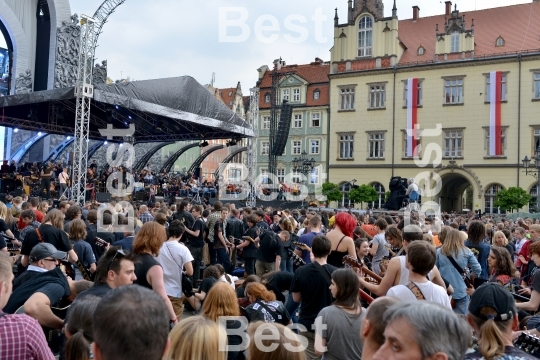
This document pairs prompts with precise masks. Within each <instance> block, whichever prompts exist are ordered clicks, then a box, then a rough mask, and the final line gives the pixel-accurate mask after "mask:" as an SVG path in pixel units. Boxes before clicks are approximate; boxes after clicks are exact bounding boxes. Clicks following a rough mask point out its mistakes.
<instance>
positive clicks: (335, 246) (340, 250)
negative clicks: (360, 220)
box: [326, 212, 357, 268]
mask: <svg viewBox="0 0 540 360" xmlns="http://www.w3.org/2000/svg"><path fill="white" fill-rule="evenodd" d="M356 224H357V221H356V218H355V217H354V216H352V215H351V214H348V213H346V212H340V213H338V214H337V215H336V220H335V222H334V228H333V229H332V230H331V231H330V232H329V233H328V234H326V237H327V238H328V240H330V242H331V243H332V252H331V253H330V255H328V259H327V260H326V262H327V263H328V264H330V265H334V266H335V267H338V268H341V267H343V257H344V256H345V255H350V256H352V257H353V258H355V259H356V250H355V248H354V241H353V239H352V233H353V231H354V229H355V228H356Z"/></svg>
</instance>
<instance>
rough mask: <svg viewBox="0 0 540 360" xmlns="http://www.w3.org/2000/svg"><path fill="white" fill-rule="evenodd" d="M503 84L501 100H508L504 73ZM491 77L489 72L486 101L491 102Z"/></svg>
mask: <svg viewBox="0 0 540 360" xmlns="http://www.w3.org/2000/svg"><path fill="white" fill-rule="evenodd" d="M501 86H502V91H501V98H500V100H501V101H506V100H507V97H506V89H507V87H506V75H504V74H503V76H502V77H501ZM490 96H491V77H490V76H489V74H488V75H487V76H486V102H490V101H491V97H490Z"/></svg>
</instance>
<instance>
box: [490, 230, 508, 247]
mask: <svg viewBox="0 0 540 360" xmlns="http://www.w3.org/2000/svg"><path fill="white" fill-rule="evenodd" d="M499 235H502V236H503V238H504V243H503V244H502V245H499V244H497V243H496V242H495V239H497V237H498V236H499ZM493 245H495V246H506V245H508V239H507V238H506V235H504V233H503V232H502V231H495V233H494V234H493Z"/></svg>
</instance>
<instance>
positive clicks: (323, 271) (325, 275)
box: [312, 261, 332, 286]
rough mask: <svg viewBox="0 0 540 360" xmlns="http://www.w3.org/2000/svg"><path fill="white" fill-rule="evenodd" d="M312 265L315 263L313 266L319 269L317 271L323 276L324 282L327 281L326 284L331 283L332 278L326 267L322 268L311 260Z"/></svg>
mask: <svg viewBox="0 0 540 360" xmlns="http://www.w3.org/2000/svg"><path fill="white" fill-rule="evenodd" d="M312 264H313V265H315V268H316V269H317V270H319V273H321V275H322V276H323V278H324V279H325V280H326V282H327V283H328V286H330V285H332V279H331V278H330V273H329V272H328V269H326V268H323V267H322V266H321V264H319V263H318V262H316V261H314V262H312Z"/></svg>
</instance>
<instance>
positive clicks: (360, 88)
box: [329, 57, 540, 210]
mask: <svg viewBox="0 0 540 360" xmlns="http://www.w3.org/2000/svg"><path fill="white" fill-rule="evenodd" d="M539 68H540V57H536V58H523V61H522V69H521V126H520V129H521V133H520V134H518V108H519V102H518V96H519V90H520V89H519V63H518V61H517V58H515V57H514V58H512V59H507V60H504V61H496V60H492V61H484V62H483V63H481V62H477V61H471V62H469V63H465V64H464V63H452V62H447V63H441V64H440V65H434V66H430V67H425V68H414V69H413V68H411V69H398V70H397V73H396V75H395V86H396V87H395V97H396V103H395V125H393V121H394V117H393V110H394V109H393V103H394V74H393V70H379V71H373V72H363V73H361V72H359V73H347V74H343V75H332V76H331V97H330V101H331V133H330V134H329V137H330V157H329V167H330V179H329V180H330V181H331V182H334V183H340V182H343V181H350V180H352V179H357V184H369V183H372V182H375V181H376V182H380V183H381V184H383V185H384V186H385V188H387V187H388V182H389V180H390V177H391V176H392V175H395V176H401V177H407V178H410V177H415V176H416V175H417V174H418V173H420V172H422V171H430V172H435V170H436V169H434V168H433V166H430V167H426V168H420V167H418V166H417V165H416V164H415V162H414V160H412V159H404V158H403V152H404V149H403V145H404V144H403V133H402V130H404V129H405V128H406V124H407V110H406V109H405V108H404V103H403V98H404V83H403V81H404V80H406V79H408V78H412V77H414V78H419V79H423V101H422V103H423V104H422V107H421V108H419V109H418V123H419V125H420V128H421V129H435V128H436V126H437V125H438V124H440V125H441V126H442V128H443V129H445V128H464V129H463V146H462V150H463V158H458V159H455V161H456V168H454V169H453V171H454V172H456V173H458V174H460V175H462V176H463V177H465V178H467V179H468V180H469V181H470V182H471V183H472V185H473V188H474V198H473V201H474V208H475V209H482V210H484V196H483V195H484V194H483V192H484V191H485V190H486V189H487V188H488V187H489V186H490V185H491V184H493V183H498V184H501V185H502V186H504V187H505V188H508V187H511V186H520V187H522V188H524V189H525V190H527V191H529V190H530V188H531V187H532V186H533V185H535V184H536V180H535V179H534V178H533V177H532V176H525V174H524V173H523V172H521V171H519V175H518V168H517V167H518V164H521V159H522V158H523V157H524V156H525V155H528V156H529V157H531V153H532V152H533V148H534V145H533V139H534V137H533V128H532V127H531V125H538V127H537V128H538V129H540V118H539V114H540V102H536V101H532V98H533V73H532V72H531V71H530V70H531V69H539ZM490 71H504V72H508V74H507V79H508V80H507V82H508V84H507V87H508V89H507V99H508V100H507V102H505V103H503V104H502V125H503V126H508V128H507V130H506V141H505V149H504V156H503V157H501V158H490V157H488V156H487V155H488V149H487V147H486V132H485V130H484V128H483V127H488V126H489V119H490V105H489V104H487V103H486V75H485V74H487V73H489V72H490ZM447 76H464V78H463V81H464V85H463V93H464V101H463V105H455V106H444V105H443V104H444V102H445V88H444V84H445V80H444V79H443V78H442V77H447ZM377 82H387V83H386V109H384V110H368V106H369V105H368V102H369V86H368V85H367V84H368V83H377ZM343 85H356V91H355V101H356V105H355V109H356V111H345V112H342V111H339V104H340V94H339V87H340V86H343ZM377 130H386V137H385V158H384V159H383V160H367V157H368V134H367V133H366V131H377ZM351 131H355V132H356V133H355V134H354V135H355V140H354V160H338V155H339V154H338V151H339V144H338V140H339V137H338V135H337V133H339V132H351ZM393 133H394V139H393V138H392V134H393ZM443 134H444V133H443ZM443 134H441V135H439V136H437V137H424V138H423V139H422V148H423V150H425V149H426V147H427V145H428V143H434V144H437V145H438V146H440V148H441V149H443V146H444V145H443V143H444V138H443V137H444V135H443ZM423 152H424V151H423ZM392 153H393V155H394V164H395V165H394V171H393V172H392ZM421 155H422V156H424V154H421ZM424 160H425V158H424ZM432 160H433V157H432ZM449 161H450V159H443V160H442V162H441V164H442V167H443V170H439V171H440V173H441V174H443V175H444V174H445V173H448V172H451V169H450V168H446V167H448V166H449V164H450V163H449ZM459 166H464V167H465V168H466V170H462V169H460V168H459ZM518 176H519V181H518ZM443 178H444V177H443ZM387 190H388V189H387ZM435 200H436V199H435Z"/></svg>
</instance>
